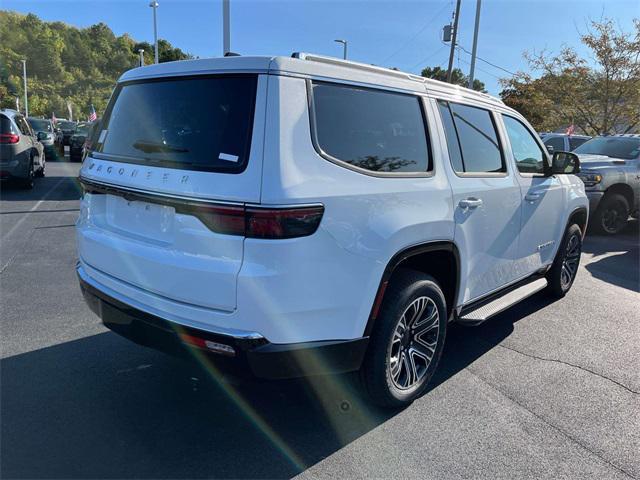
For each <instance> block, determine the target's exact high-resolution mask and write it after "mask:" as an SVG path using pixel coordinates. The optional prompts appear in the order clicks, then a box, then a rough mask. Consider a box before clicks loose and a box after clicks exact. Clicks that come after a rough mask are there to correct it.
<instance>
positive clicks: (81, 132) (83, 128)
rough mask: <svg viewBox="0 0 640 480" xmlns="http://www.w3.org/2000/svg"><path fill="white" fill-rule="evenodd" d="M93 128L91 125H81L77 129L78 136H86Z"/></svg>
mask: <svg viewBox="0 0 640 480" xmlns="http://www.w3.org/2000/svg"><path fill="white" fill-rule="evenodd" d="M90 126H91V124H90V123H79V124H78V126H77V127H76V131H75V133H76V135H86V134H87V132H88V131H89V127H90Z"/></svg>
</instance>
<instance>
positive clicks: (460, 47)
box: [456, 45, 517, 76]
mask: <svg viewBox="0 0 640 480" xmlns="http://www.w3.org/2000/svg"><path fill="white" fill-rule="evenodd" d="M456 48H459V49H461V50H462V51H463V52H465V53H467V54H468V55H471V52H470V51H469V50H467V49H466V48H464V47H463V46H462V45H456ZM476 58H477V59H478V60H480V61H481V62H484V63H486V64H487V65H491V66H492V67H494V68H497V69H498V70H502V71H503V72H506V73H508V74H509V75H513V76H515V75H517V74H515V73H513V72H511V71H509V70H507V69H506V68H502V67H501V66H499V65H496V64H495V63H491V62H490V61H489V60H485V59H484V58H481V57H479V56H478V55H476Z"/></svg>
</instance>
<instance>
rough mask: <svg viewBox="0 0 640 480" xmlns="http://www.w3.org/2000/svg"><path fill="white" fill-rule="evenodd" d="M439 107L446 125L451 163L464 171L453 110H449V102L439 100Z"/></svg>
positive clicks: (457, 169) (456, 168)
mask: <svg viewBox="0 0 640 480" xmlns="http://www.w3.org/2000/svg"><path fill="white" fill-rule="evenodd" d="M438 108H439V109H440V115H441V116H442V123H443V125H444V131H445V137H446V139H447V147H448V149H449V158H450V159H451V165H453V169H454V170H455V171H456V172H464V166H463V165H462V152H460V144H459V143H458V134H457V133H456V127H455V125H454V124H453V116H452V115H451V110H449V105H448V104H447V102H443V101H438Z"/></svg>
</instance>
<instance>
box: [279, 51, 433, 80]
mask: <svg viewBox="0 0 640 480" xmlns="http://www.w3.org/2000/svg"><path fill="white" fill-rule="evenodd" d="M291 56H292V57H293V58H298V59H300V60H309V61H311V62H320V63H326V64H327V65H336V66H339V67H348V68H353V69H356V70H362V71H364V72H371V73H379V74H381V75H388V76H390V77H396V78H401V79H403V80H412V81H414V82H420V83H426V81H427V79H426V78H424V77H422V76H420V75H414V74H412V73H405V72H401V71H399V70H392V69H390V68H385V67H378V66H376V65H370V64H368V63H360V62H354V61H351V60H343V59H341V58H335V57H326V56H324V55H316V54H313V53H304V52H294V53H293V54H292V55H291Z"/></svg>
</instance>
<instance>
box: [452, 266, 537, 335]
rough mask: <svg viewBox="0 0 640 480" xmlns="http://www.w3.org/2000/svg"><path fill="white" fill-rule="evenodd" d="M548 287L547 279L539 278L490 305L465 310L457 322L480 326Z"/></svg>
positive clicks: (511, 291) (493, 301)
mask: <svg viewBox="0 0 640 480" xmlns="http://www.w3.org/2000/svg"><path fill="white" fill-rule="evenodd" d="M546 286H547V279H546V278H544V277H542V278H538V279H537V280H534V281H533V282H530V283H526V284H525V285H522V286H521V287H518V288H515V289H514V290H510V291H509V292H507V293H505V294H504V295H502V296H501V297H498V298H496V299H494V300H492V301H490V302H489V303H485V304H483V305H480V306H478V307H475V308H473V307H472V309H471V310H469V311H465V310H464V309H463V311H462V313H461V315H459V316H458V318H457V321H458V323H461V324H463V325H478V324H480V323H482V322H484V321H485V320H488V319H489V318H491V317H493V316H494V315H497V314H498V313H500V312H502V311H504V310H506V309H507V308H509V307H511V306H513V305H515V304H516V303H518V302H520V301H522V300H524V299H525V298H527V297H530V296H531V295H533V294H534V293H537V292H539V291H540V290H542V289H543V288H545V287H546Z"/></svg>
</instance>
